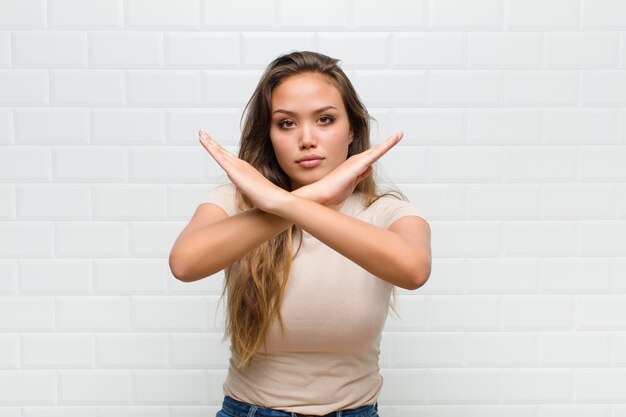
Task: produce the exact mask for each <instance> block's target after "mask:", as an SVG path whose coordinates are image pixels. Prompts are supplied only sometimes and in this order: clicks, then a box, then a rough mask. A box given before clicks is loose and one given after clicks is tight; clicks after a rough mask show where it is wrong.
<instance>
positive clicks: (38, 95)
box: [0, 70, 48, 106]
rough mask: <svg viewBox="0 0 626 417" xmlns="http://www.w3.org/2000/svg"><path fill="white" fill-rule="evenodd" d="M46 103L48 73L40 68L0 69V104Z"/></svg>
mask: <svg viewBox="0 0 626 417" xmlns="http://www.w3.org/2000/svg"><path fill="white" fill-rule="evenodd" d="M47 103H48V73H47V72H46V71H40V70H2V71H0V104H1V105H7V106H20V105H37V104H47Z"/></svg>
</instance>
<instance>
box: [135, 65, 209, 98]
mask: <svg viewBox="0 0 626 417" xmlns="http://www.w3.org/2000/svg"><path fill="white" fill-rule="evenodd" d="M127 79H128V103H129V104H130V105H133V106H171V107H175V106H199V105H200V103H201V101H202V78H201V73H200V72H197V71H182V70H175V71H167V72H161V71H158V72H155V71H141V70H133V71H131V72H128V77H127Z"/></svg>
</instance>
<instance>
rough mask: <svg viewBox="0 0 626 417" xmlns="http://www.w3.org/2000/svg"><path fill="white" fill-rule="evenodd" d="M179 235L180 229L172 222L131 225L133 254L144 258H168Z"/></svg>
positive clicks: (141, 222) (134, 223)
mask: <svg viewBox="0 0 626 417" xmlns="http://www.w3.org/2000/svg"><path fill="white" fill-rule="evenodd" d="M179 234H180V228H179V227H178V225H177V224H172V223H171V222H168V223H163V222H146V221H140V222H133V223H131V225H130V235H131V246H130V251H131V254H132V255H133V256H142V257H154V256H156V257H166V256H167V255H168V254H169V253H170V251H171V249H172V244H173V242H174V241H175V240H176V238H177V237H178V235H179Z"/></svg>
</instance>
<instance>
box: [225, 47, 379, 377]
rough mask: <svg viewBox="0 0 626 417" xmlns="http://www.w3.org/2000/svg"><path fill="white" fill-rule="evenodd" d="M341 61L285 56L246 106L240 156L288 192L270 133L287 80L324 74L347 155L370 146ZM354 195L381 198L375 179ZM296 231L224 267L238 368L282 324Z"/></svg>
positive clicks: (242, 200) (363, 112) (363, 114)
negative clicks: (340, 107) (342, 121)
mask: <svg viewBox="0 0 626 417" xmlns="http://www.w3.org/2000/svg"><path fill="white" fill-rule="evenodd" d="M338 62H339V61H338V60H337V59H334V58H330V57H328V56H326V55H322V54H319V53H315V52H308V51H302V52H293V53H290V54H287V55H282V56H280V57H278V58H276V59H275V60H274V61H272V62H271V63H270V65H269V66H268V67H267V69H266V70H265V72H264V74H263V75H262V77H261V79H260V81H259V83H258V85H257V87H256V89H255V90H254V93H253V94H252V97H251V98H250V100H249V101H248V103H247V104H246V107H245V110H244V114H243V116H242V121H243V127H242V134H241V141H240V149H239V158H241V159H243V160H245V161H247V162H249V163H250V164H251V165H252V166H253V167H255V168H256V169H257V170H258V171H259V172H261V173H262V174H263V175H264V176H265V177H266V178H267V179H269V180H270V181H272V182H273V183H274V184H276V185H278V186H279V187H281V188H283V189H285V190H288V191H291V182H290V179H289V177H288V176H287V175H286V174H285V172H284V171H283V170H282V169H281V167H280V165H279V164H278V161H277V159H276V155H275V154H274V148H273V147H272V143H271V140H270V136H269V132H270V124H271V120H272V116H271V113H272V108H271V97H272V92H273V91H274V89H275V88H276V87H277V86H278V85H279V84H280V83H281V82H283V81H284V80H285V79H286V78H287V77H290V76H293V75H296V74H301V73H306V72H312V73H319V74H323V75H324V76H326V77H327V78H328V80H329V81H331V82H332V83H333V84H334V86H335V87H336V88H337V90H338V91H339V93H340V94H341V96H342V99H343V103H344V106H345V108H346V111H347V114H348V119H349V122H350V128H351V131H352V133H353V138H354V139H353V141H352V143H351V144H350V147H349V149H348V157H349V156H351V155H355V154H358V153H360V152H363V151H364V150H366V149H369V147H370V119H371V117H370V115H369V113H368V112H367V109H366V108H365V106H364V105H363V103H362V102H361V100H360V98H359V97H358V95H357V93H356V91H355V89H354V87H353V86H352V83H351V82H350V80H349V79H348V77H347V76H346V75H345V73H344V72H343V71H342V69H341V68H340V67H339V65H338ZM355 192H361V193H362V194H363V196H364V198H365V204H366V205H369V204H371V203H373V202H374V201H375V200H376V199H377V198H378V197H379V196H378V195H377V194H376V183H375V180H374V178H373V175H369V176H367V178H365V179H364V180H363V181H361V182H360V183H359V184H358V185H357V187H356V189H355ZM236 198H237V206H238V208H239V209H240V210H246V209H249V208H251V207H253V205H252V203H251V202H250V201H249V200H248V199H247V197H246V196H245V195H243V194H242V193H241V192H240V191H239V190H237V197H236ZM296 230H297V229H296V227H295V226H292V227H290V228H289V229H287V230H284V231H283V232H281V233H279V234H278V235H277V236H275V237H274V238H272V239H270V240H268V241H267V242H265V243H263V244H261V245H260V246H259V247H257V248H256V249H254V250H252V251H251V252H250V253H248V254H247V255H245V256H244V257H243V258H241V259H240V260H239V261H237V262H235V263H234V264H233V265H231V266H230V267H228V268H227V269H226V280H225V285H224V292H223V295H225V294H227V309H226V311H227V313H226V332H225V337H226V338H230V340H231V349H232V350H233V352H234V353H235V354H236V355H237V356H238V357H239V363H238V366H239V367H240V368H245V367H247V366H248V365H249V364H250V362H251V360H252V358H253V356H254V355H255V354H256V353H258V352H259V351H260V350H261V348H262V346H263V344H264V342H265V339H266V336H267V332H268V329H269V326H270V324H271V322H272V320H273V319H274V318H278V320H279V322H280V324H281V326H282V318H281V316H280V306H281V302H282V299H283V294H284V291H285V288H286V285H287V279H288V277H289V271H290V268H291V261H292V257H293V254H292V250H291V248H292V241H293V238H294V235H295V232H296Z"/></svg>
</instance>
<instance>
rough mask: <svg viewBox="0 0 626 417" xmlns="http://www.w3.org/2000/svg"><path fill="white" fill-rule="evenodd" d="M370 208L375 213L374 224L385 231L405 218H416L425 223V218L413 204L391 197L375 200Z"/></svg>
mask: <svg viewBox="0 0 626 417" xmlns="http://www.w3.org/2000/svg"><path fill="white" fill-rule="evenodd" d="M372 206H373V208H375V209H376V211H377V215H376V217H377V219H376V223H377V224H378V226H380V227H384V228H385V229H387V228H389V226H391V225H392V224H393V223H394V222H395V221H396V220H398V219H400V218H402V217H405V216H417V217H420V218H422V219H424V221H426V218H425V217H424V216H423V215H422V214H421V212H420V211H419V210H418V209H417V207H415V206H414V205H413V204H411V203H409V202H408V201H404V200H400V199H397V198H395V197H392V196H383V197H381V198H379V199H378V200H376V201H375V202H374V204H372Z"/></svg>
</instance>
